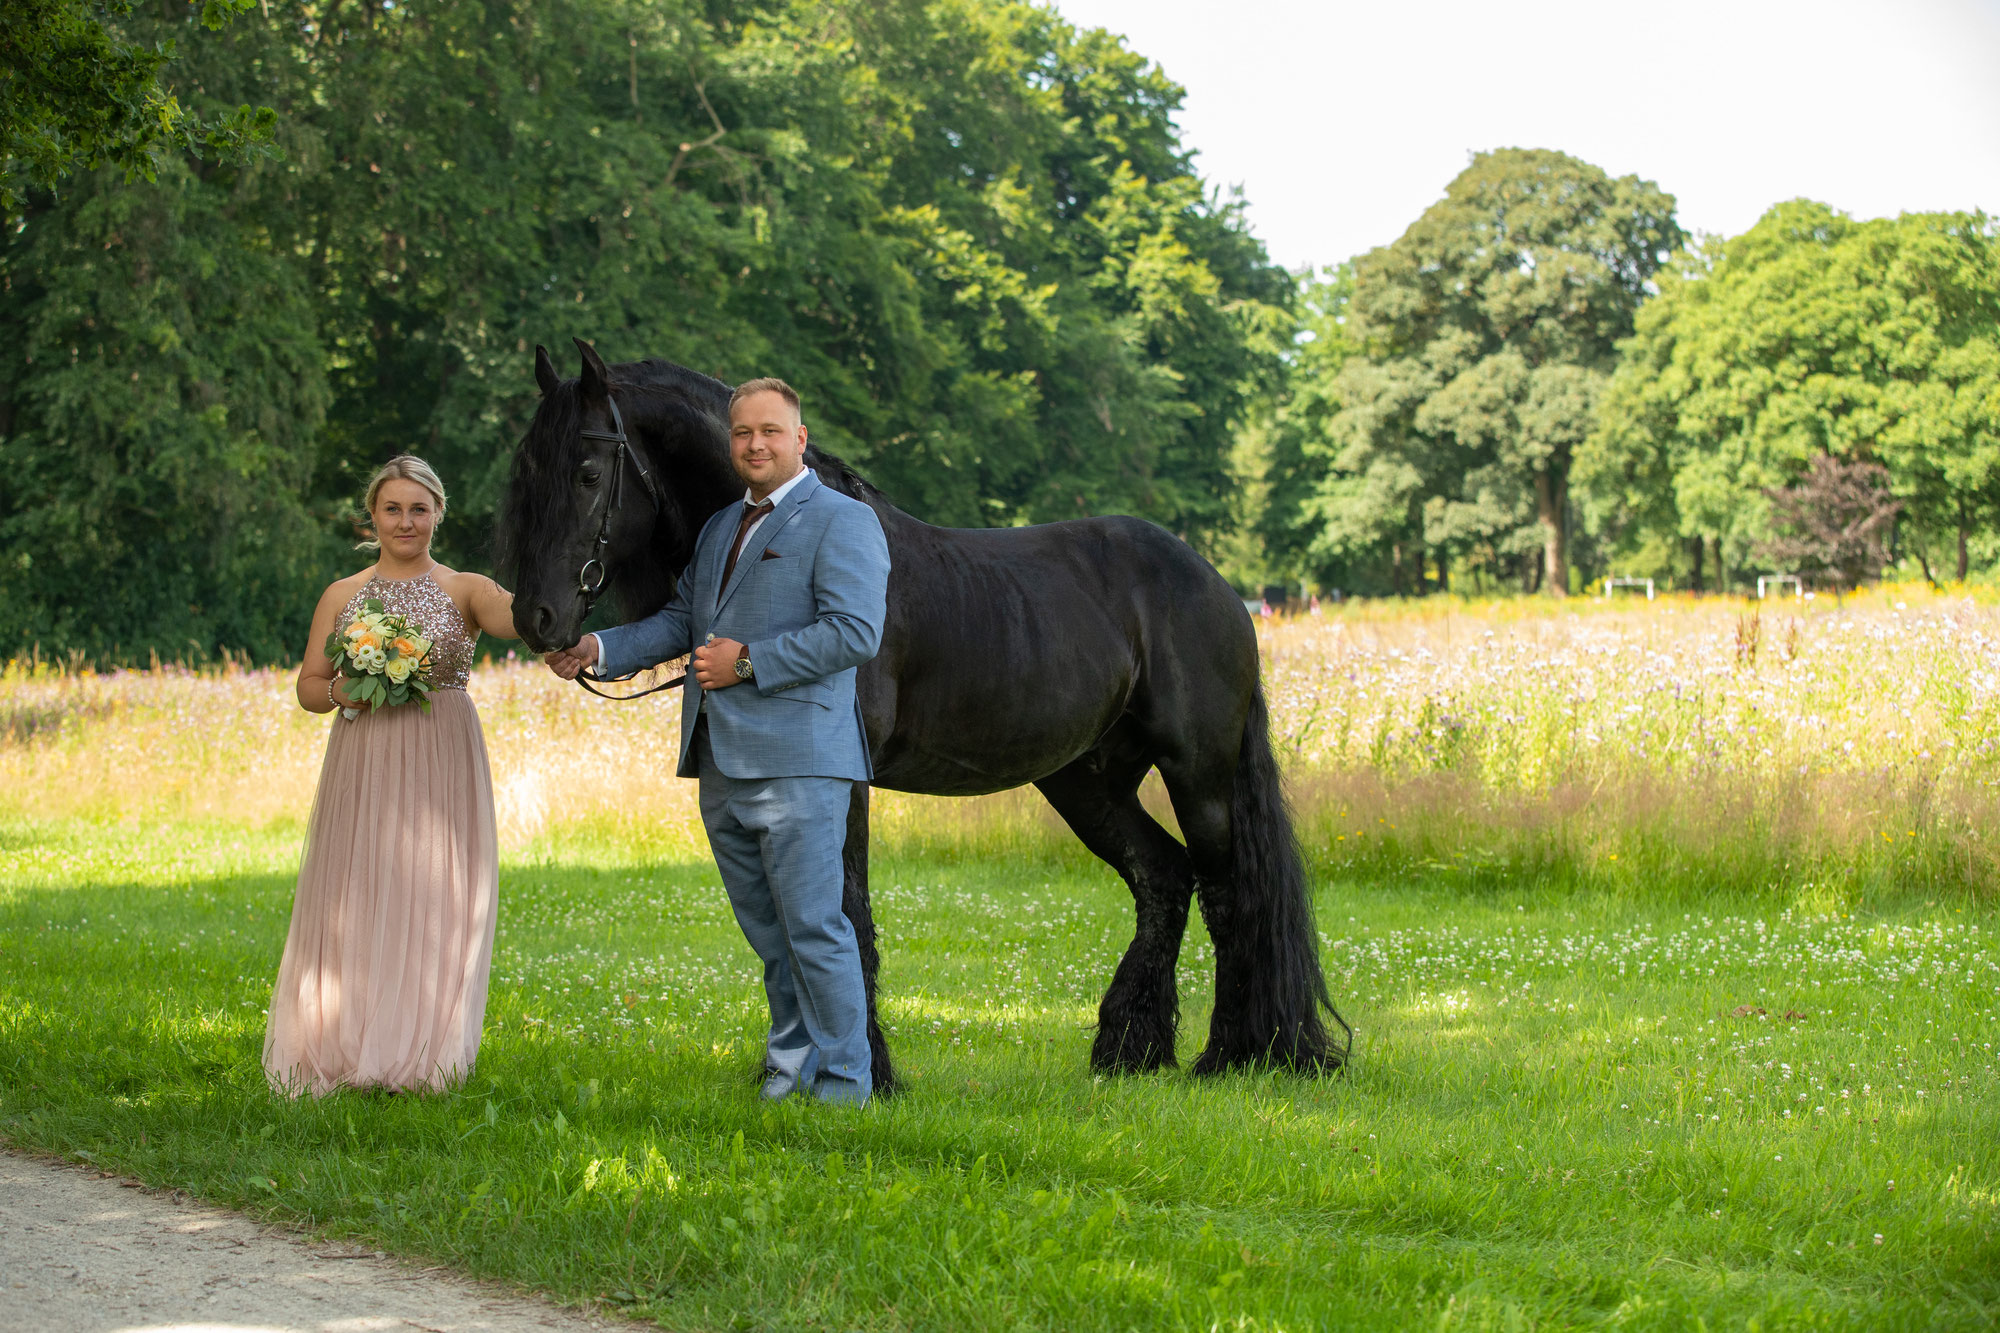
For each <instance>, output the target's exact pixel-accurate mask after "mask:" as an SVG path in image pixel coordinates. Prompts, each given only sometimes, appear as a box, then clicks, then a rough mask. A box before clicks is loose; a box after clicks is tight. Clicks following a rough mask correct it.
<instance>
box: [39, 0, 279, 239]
mask: <svg viewBox="0 0 2000 1333" xmlns="http://www.w3.org/2000/svg"><path fill="white" fill-rule="evenodd" d="M252 3H253V0H201V2H200V4H199V5H195V4H187V5H185V6H184V8H185V14H184V15H183V17H182V22H181V25H180V26H182V27H188V26H191V25H193V24H195V23H199V24H200V26H201V27H203V28H206V29H208V30H210V31H213V30H215V29H217V28H220V27H221V26H222V25H223V23H224V22H226V21H227V20H228V19H229V17H230V16H231V15H233V14H239V13H242V12H243V11H244V10H247V9H249V8H250V7H251V5H252ZM131 13H132V0H95V2H94V3H93V2H92V0H9V3H8V5H7V6H6V8H5V9H0V222H11V221H13V220H14V218H15V216H16V210H17V209H18V207H19V205H20V202H21V198H20V195H21V191H22V190H23V189H26V188H29V187H31V186H39V187H41V188H43V189H48V188H51V187H53V186H54V185H55V184H56V183H57V182H58V181H60V180H62V179H63V178H64V177H65V176H67V175H69V174H70V173H71V172H72V171H74V170H77V169H78V168H89V167H96V166H103V165H107V164H108V165H110V166H115V167H117V168H119V169H120V170H122V171H123V172H124V173H125V175H126V177H127V178H128V179H131V178H134V177H140V176H143V177H145V178H146V179H147V180H153V179H154V178H155V175H156V171H157V166H158V163H159V161H160V159H161V158H162V157H164V156H167V155H170V154H180V153H192V154H195V155H196V156H207V157H211V158H231V157H240V156H242V155H243V154H244V153H246V152H248V151H250V150H252V149H253V148H255V147H257V146H259V145H261V144H262V143H263V142H264V141H266V140H267V139H268V138H269V136H270V133H271V126H272V122H273V120H274V117H273V114H272V112H271V110H270V108H268V107H261V108H258V109H256V110H252V109H251V108H250V107H249V106H247V105H244V106H239V107H237V108H236V110H235V111H233V112H217V113H214V114H210V115H204V114H202V113H201V112H198V111H195V110H193V109H191V108H189V107H186V106H183V105H182V104H181V102H180V99H179V98H178V97H176V96H175V95H174V93H173V91H172V90H171V89H170V88H169V87H168V86H167V85H166V84H165V83H164V82H163V78H164V75H165V67H166V66H167V64H168V62H170V61H171V60H172V59H173V56H174V41H173V38H172V37H171V36H159V37H157V38H156V39H155V40H153V41H151V42H135V41H131V40H128V39H127V38H126V37H125V36H124V35H123V33H122V31H121V26H120V20H122V19H124V18H126V17H128V16H129V15H130V14H131ZM149 26H154V27H159V26H162V25H149ZM165 26H168V27H171V26H172V25H165Z"/></svg>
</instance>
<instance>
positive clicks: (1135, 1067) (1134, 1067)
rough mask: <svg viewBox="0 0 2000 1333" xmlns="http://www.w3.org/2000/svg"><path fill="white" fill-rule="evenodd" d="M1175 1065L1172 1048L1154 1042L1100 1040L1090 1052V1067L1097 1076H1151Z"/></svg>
mask: <svg viewBox="0 0 2000 1333" xmlns="http://www.w3.org/2000/svg"><path fill="white" fill-rule="evenodd" d="M1175 1063H1176V1062H1175V1060H1174V1051H1173V1047H1171V1046H1166V1047H1162V1046H1160V1045H1159V1044H1157V1043H1154V1042H1134V1041H1123V1042H1115V1043H1114V1042H1109V1041H1104V1040H1101V1039H1100V1040H1099V1041H1098V1042H1097V1044H1096V1045H1095V1046H1094V1047H1093V1048H1092V1049H1091V1052H1090V1067H1091V1069H1092V1070H1093V1071H1094V1072H1096V1073H1099V1074H1151V1073H1155V1072H1157V1071H1159V1070H1162V1069H1172V1068H1173V1067H1174V1065H1175Z"/></svg>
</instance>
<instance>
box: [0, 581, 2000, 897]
mask: <svg viewBox="0 0 2000 1333" xmlns="http://www.w3.org/2000/svg"><path fill="white" fill-rule="evenodd" d="M1260 641H1261V644H1262V647H1263V652H1264V658H1265V679H1266V688H1267V691H1268V693H1269V696H1270V703H1271V710H1272V724H1273V739H1274V743H1275V744H1276V745H1277V747H1278V748H1279V750H1280V753H1281V755H1282V756H1284V758H1285V760H1286V762H1287V765H1288V767H1289V771H1290V773H1291V775H1292V781H1293V788H1294V799H1295V802H1296V804H1297V806H1298V808H1299V812H1300V816H1301V820H1300V823H1301V832H1302V836H1303V838H1304V840H1305V842H1306V844H1307V847H1308V851H1309V853H1310V854H1311V855H1312V856H1313V857H1314V858H1315V860H1317V861H1318V862H1320V863H1321V864H1322V865H1324V866H1327V867H1329V868H1337V867H1342V866H1346V867H1350V868H1353V869H1356V870H1361V869H1369V870H1371V871H1382V870H1407V869H1410V868H1428V869H1432V870H1441V869H1449V870H1451V871H1452V872H1454V873H1458V872H1463V873H1465V874H1467V875H1468V876H1474V877H1476V876H1478V875H1481V874H1483V873H1488V872H1496V873H1504V874H1505V875H1507V876H1508V877H1509V878H1510V881H1516V882H1517V881H1518V879H1519V877H1520V876H1521V875H1522V874H1523V873H1533V874H1554V875H1569V876H1574V875H1578V874H1582V875H1598V874H1614V873H1616V874H1619V875H1622V876H1624V877H1626V878H1628V879H1635V880H1637V881H1642V882H1653V881H1659V882H1665V881H1667V880H1678V881H1681V882H1684V883H1685V884H1687V885H1688V886H1690V887H1693V886H1698V885H1699V884H1700V883H1701V882H1702V881H1703V878H1704V876H1706V877H1708V878H1711V879H1718V880H1721V879H1727V880H1742V881H1750V882H1761V881H1773V882H1775V881H1780V880H1782V881H1784V882H1785V883H1786V884H1788V885H1790V886H1792V887H1793V888H1795V889H1796V888H1800V887H1810V886H1813V885H1822V886H1823V885H1825V884H1829V883H1832V882H1834V881H1841V882H1845V883H1847V884H1849V885H1850V886H1851V885H1853V884H1856V883H1859V884H1863V885H1866V884H1869V883H1883V884H1894V885H1897V886H1900V887H1905V888H1908V887H1919V888H1936V889H1967V888H1970V889H1973V890H1980V891H1983V890H1984V889H1985V888H1986V887H1987V886H1988V885H1990V884H1991V883H1992V881H1993V872H1994V869H1995V856H1994V849H1993V844H1992V839H1991V836H1990V834H1989V830H1991V829H1992V828H1994V827H1995V819H1994V817H1995V816H1996V815H2000V808H1997V807H2000V798H1996V796H1995V791H1996V782H2000V726H1996V724H2000V612H1996V610H1995V609H1994V608H1993V607H1991V606H1988V605H1984V604H1981V603H1979V602H1976V601H1974V600H1972V599H1970V598H1968V597H1965V596H1951V597H1947V596H1938V595H1933V594H1930V593H1928V592H1920V591H1916V590H1911V589H1892V590H1887V591H1883V592H1880V593H1871V594H1867V595H1864V596H1860V597H1853V598H1849V599H1847V601H1846V602H1845V603H1844V604H1840V605H1835V604H1833V603H1831V602H1829V601H1826V600H1817V601H1814V602H1811V603H1798V602H1785V603H1764V604H1761V605H1759V604H1753V603H1748V602H1745V601H1743V600H1741V599H1733V598H1730V599H1725V598H1711V599H1701V600H1697V599H1691V598H1684V597H1683V598H1666V599H1662V600H1661V601H1658V602H1654V603H1644V602H1623V603H1614V604H1606V603H1602V602H1596V601H1583V600H1578V601H1577V602H1575V603H1573V604H1572V605H1570V606H1566V607H1554V608H1551V607H1549V606H1547V605H1546V604H1542V603H1528V602H1521V601H1503V602H1493V603H1484V604H1481V603H1473V602H1464V601H1445V600H1442V599H1437V600H1432V601H1429V602H1425V603H1420V604H1417V605H1415V606H1393V605H1391V606H1385V605H1382V604H1369V605H1364V606H1359V607H1343V608H1339V609H1338V610H1333V611H1329V612H1328V613H1326V614H1324V615H1321V616H1318V617H1301V618H1298V619H1295V620H1291V621H1285V622H1279V623H1277V624H1275V625H1267V626H1265V627H1264V628H1263V629H1262V630H1260ZM472 693H473V697H474V698H475V700H476V701H477V702H478V704H479V707H480V709H481V712H482V715H483V716H484V718H485V722H486V733H487V741H488V745H489V748H490V750H491V755H492V760H493V775H494V784H495V792H496V798H497V801H498V806H499V813H500V818H501V826H502V830H503V837H504V840H505V845H506V847H507V849H508V851H509V853H510V854H511V855H514V856H534V855H541V854H553V853H554V852H555V851H557V850H558V849H564V848H567V849H568V850H569V851H570V852H572V853H574V852H576V850H577V849H579V848H588V847H595V848H598V849H600V854H604V855H632V854H644V855H659V856H678V855H688V856H699V855H702V854H703V851H704V844H703V839H702V837H701V832H700V827H699V818H698V814H697V811H696V809H695V803H694V798H693V788H692V784H690V783H687V782H684V781H681V780H679V779H677V778H675V777H674V776H673V765H674V758H675V753H676V743H677V722H678V708H679V700H678V698H677V697H675V696H673V695H659V696H654V697H652V698H650V699H647V700H644V701H640V702H637V703H631V704H625V705H613V704H608V703H604V702H602V701H599V700H596V699H593V698H590V697H589V696H587V695H585V694H584V693H583V692H581V691H580V690H577V689H575V688H574V687H572V686H566V685H563V684H561V683H560V682H558V681H556V680H555V679H554V678H553V677H551V676H550V675H548V673H547V672H545V671H544V670H543V669H542V668H541V667H540V666H539V665H538V664H535V663H533V662H525V661H499V662H493V663H489V664H487V665H485V666H483V667H481V668H480V669H479V671H478V672H477V674H476V675H475V678H474V681H473V685H472ZM329 725H330V724H329V723H328V721H327V720H326V719H325V718H322V717H316V716H313V715H310V714H307V713H304V712H302V711H301V710H299V709H298V708H297V707H296V705H295V704H294V703H293V700H292V691H291V675H290V673H289V672H285V671H276V670H246V669H243V668H241V667H239V666H235V665H231V664H224V665H222V666H221V667H217V668H213V669H203V670H188V669H184V668H176V667H165V668H159V669H155V670H150V671H121V672H112V673H104V674H99V673H94V672H91V671H88V670H73V669H56V668H51V667H47V666H34V665H28V664H22V663H14V664H11V665H9V666H8V667H6V668H5V669H4V671H0V817H4V818H11V819H50V818H81V819H87V820H116V821H125V822H142V823H150V822H154V821H166V820H187V819H196V820H222V821H230V822H250V823H256V824H268V823H271V822H274V821H301V820H303V818H304V816H305V814H306V812H307V811H308V810H309V809H310V805H311V800H312V789H313V783H314V780H315V776H316V773H317V770H318V766H319V762H320V754H321V750H322V747H323V743H324V736H325V731H326V728H327V727H328V726H329ZM1151 799H1152V802H1153V804H1154V805H1155V807H1156V808H1158V809H1160V810H1161V811H1162V813H1163V814H1164V813H1165V810H1164V804H1163V803H1162V802H1160V801H1159V798H1158V795H1157V793H1154V794H1153V795H1152V797H1151ZM874 825H875V830H876V834H877V838H878V842H879V843H880V845H882V846H883V847H884V848H885V849H887V850H889V851H890V852H892V853H906V854H910V855H920V856H925V857H929V858H933V859H957V858H964V857H978V856H986V855H1014V856H1020V855H1031V856H1036V857H1049V858H1057V859H1068V858H1073V857H1080V855H1081V853H1080V852H1078V851H1077V850H1076V849H1075V847H1074V844H1073V843H1072V842H1071V840H1070V839H1069V838H1068V837H1067V835H1066V833H1065V832H1064V831H1063V830H1062V828H1061V826H1060V824H1059V823H1058V822H1057V821H1056V820H1055V819H1054V818H1053V816H1052V815H1050V814H1049V812H1048V811H1047V809H1046V807H1045V806H1044V805H1043V804H1042V802H1041V800H1040V798H1039V797H1038V796H1036V795H1035V794H1034V793H1032V792H1021V793H1006V794H1002V795H1000V796H995V797H987V798H981V799H979V800H974V801H954V800H941V799H930V798H922V797H911V796H902V795H898V794H894V793H882V794H880V795H879V796H878V799H877V804H876V807H875V815H874Z"/></svg>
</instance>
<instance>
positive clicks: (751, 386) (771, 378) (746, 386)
mask: <svg viewBox="0 0 2000 1333" xmlns="http://www.w3.org/2000/svg"><path fill="white" fill-rule="evenodd" d="M758 393H775V394H777V395H778V397H780V398H782V399H784V400H785V401H786V402H788V403H790V404H791V405H792V415H793V416H795V417H803V416H804V414H803V413H802V412H801V411H800V410H799V391H798V390H797V389H794V388H793V387H792V386H791V385H789V384H787V383H785V382H784V381H783V380H781V379H779V378H778V377H777V376H775V375H765V376H763V377H762V378H760V379H754V380H745V381H743V382H742V383H741V384H739V385H737V386H736V392H735V393H732V394H730V395H729V410H730V411H731V412H734V411H735V410H736V405H737V404H738V403H740V402H742V401H743V400H744V399H745V398H748V397H750V396H751V395H752V394H758Z"/></svg>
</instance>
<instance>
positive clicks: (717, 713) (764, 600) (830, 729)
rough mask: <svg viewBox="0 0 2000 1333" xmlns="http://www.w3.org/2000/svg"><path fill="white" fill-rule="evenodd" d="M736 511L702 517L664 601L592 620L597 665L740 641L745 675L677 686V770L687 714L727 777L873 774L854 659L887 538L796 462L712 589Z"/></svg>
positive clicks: (685, 773)
mask: <svg viewBox="0 0 2000 1333" xmlns="http://www.w3.org/2000/svg"><path fill="white" fill-rule="evenodd" d="M741 513H742V509H741V508H740V507H739V506H737V505H730V506H729V507H727V508H726V509H723V510H722V511H721V512H719V513H717V514H716V515H715V516H714V517H712V518H710V519H709V520H708V523H707V524H706V525H705V526H704V527H703V528H702V530H701V536H700V537H698V538H697V539H696V540H695V552H694V559H693V560H692V561H690V562H689V564H688V567H687V569H686V570H684V571H683V572H682V574H681V581H680V587H679V589H678V590H677V591H676V592H675V593H674V598H673V600H672V601H670V602H668V603H667V604H666V605H665V606H663V607H661V608H660V610H659V611H657V612H655V613H654V614H653V615H650V616H648V617H646V618H645V619H644V620H638V621H634V622H633V623H631V624H629V625H621V626H619V627H618V628H617V629H610V630H604V631H601V632H600V633H599V634H598V636H597V638H598V644H599V646H600V649H601V652H602V658H603V660H602V661H600V662H599V663H598V664H597V671H598V672H599V673H600V674H602V675H606V676H622V675H626V674H627V673H629V672H633V671H637V670H639V669H640V668H642V667H649V666H657V665H658V664H659V663H661V662H666V661H670V660H672V659H673V658H676V657H679V656H681V655H682V654H684V653H687V652H688V651H690V650H691V649H692V648H693V646H694V645H696V644H699V643H705V642H707V640H708V636H709V635H711V634H713V635H715V636H716V637H717V638H723V639H735V640H737V641H738V642H740V643H742V644H744V645H746V646H747V647H748V648H749V651H750V665H751V666H752V667H754V668H755V670H756V677H755V679H754V680H749V681H745V682H743V683H742V684H740V685H732V686H730V687H728V688H727V689H721V690H704V689H702V688H701V687H700V686H698V685H696V684H695V683H694V677H692V676H690V677H688V682H687V684H686V686H684V687H683V689H682V693H681V757H680V770H679V771H680V775H681V776H682V777H684V778H691V777H696V776H699V775H698V774H697V773H696V772H695V767H694V764H695V761H694V756H693V753H692V749H693V743H694V727H695V722H696V721H697V719H699V718H700V717H701V716H703V714H704V713H705V714H706V715H707V717H708V742H709V748H710V750H711V751H713V752H714V755H715V765H716V767H717V768H719V769H721V770H722V771H723V773H724V774H726V775H727V776H729V777H732V778H751V779H755V778H794V777H826V778H850V779H853V780H854V781H857V782H860V781H866V780H867V779H868V778H870V777H872V776H873V774H874V769H873V766H872V764H871V763H870V761H869V756H868V738H867V734H866V733H865V732H864V730H863V729H862V725H861V705H860V703H859V702H858V701H857V700H856V698H855V695H854V672H855V668H856V667H858V666H860V665H861V664H862V663H863V662H866V661H867V660H868V659H870V658H871V657H873V656H875V652H876V649H878V648H879V647H881V644H882V620H883V617H884V615H885V613H886V608H887V602H888V589H889V543H888V540H887V539H886V538H885V537H884V536H883V535H882V523H881V520H880V519H878V518H876V517H875V511H874V510H872V509H870V508H869V507H868V506H867V505H865V504H863V503H861V502H860V501H859V500H854V499H850V498H849V497H847V496H845V495H842V494H841V493H840V492H838V491H836V490H832V489H830V488H828V487H826V486H824V485H822V484H821V483H820V480H819V478H818V477H817V476H815V475H813V474H812V473H810V472H808V473H807V475H806V476H805V478H804V480H802V481H800V482H799V484H798V485H796V486H794V487H793V488H792V489H791V490H790V491H788V492H787V493H786V494H785V498H784V499H783V500H781V501H779V503H778V507H777V508H776V509H774V510H772V511H771V514H770V516H769V517H767V518H766V519H765V520H764V521H763V522H762V523H761V524H759V525H758V527H757V530H756V531H755V532H753V533H751V534H750V540H749V541H748V542H747V543H746V544H745V545H744V548H743V554H742V555H741V556H740V557H739V558H738V559H737V562H736V569H735V571H734V572H733V573H732V574H731V575H730V578H729V586H728V587H726V588H718V587H717V586H716V585H717V584H718V583H720V582H721V580H722V568H723V566H724V565H726V564H727V563H728V562H729V546H730V543H731V542H733V541H734V540H735V538H736V524H737V519H738V516H739V515H740V514H741Z"/></svg>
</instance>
